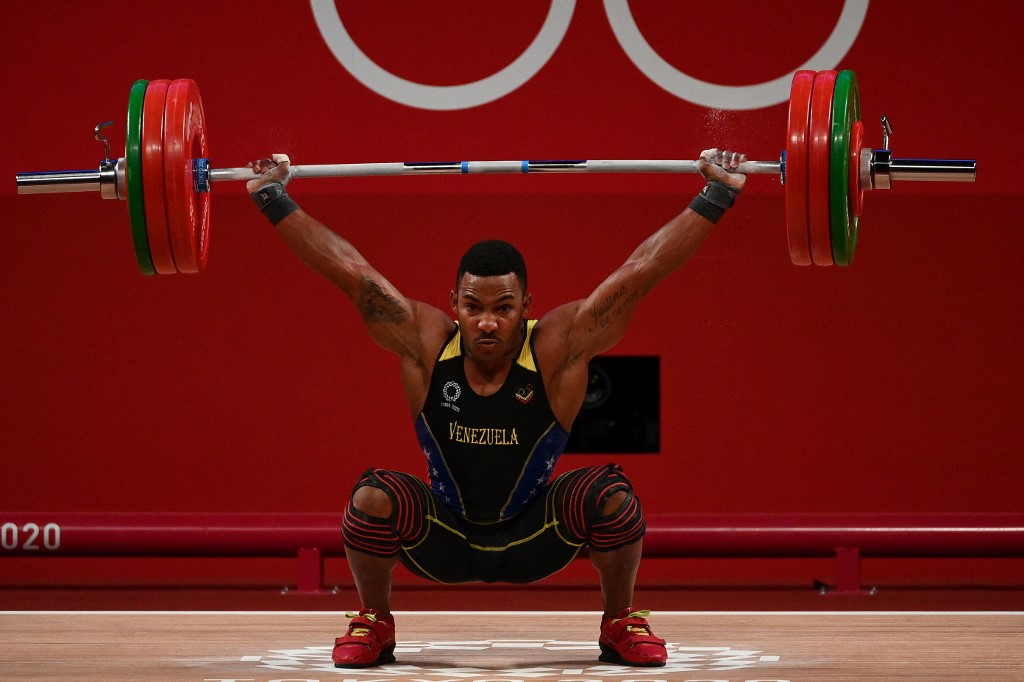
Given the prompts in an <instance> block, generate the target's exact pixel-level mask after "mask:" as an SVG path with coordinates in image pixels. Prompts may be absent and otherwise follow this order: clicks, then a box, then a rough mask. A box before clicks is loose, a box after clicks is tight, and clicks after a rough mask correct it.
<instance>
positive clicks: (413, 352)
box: [246, 149, 746, 668]
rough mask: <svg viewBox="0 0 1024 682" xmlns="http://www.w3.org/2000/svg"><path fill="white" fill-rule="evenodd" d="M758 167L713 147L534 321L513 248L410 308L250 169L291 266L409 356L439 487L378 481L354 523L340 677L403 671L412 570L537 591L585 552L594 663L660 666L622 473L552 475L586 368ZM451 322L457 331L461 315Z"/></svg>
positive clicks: (486, 251)
mask: <svg viewBox="0 0 1024 682" xmlns="http://www.w3.org/2000/svg"><path fill="white" fill-rule="evenodd" d="M745 160H746V156H745V155H742V154H739V153H735V152H729V151H725V152H722V151H719V150H717V149H710V150H707V151H705V152H703V153H702V154H701V157H700V160H699V162H698V169H699V171H700V173H701V174H702V175H703V176H704V178H705V179H706V181H707V184H706V186H705V187H704V189H703V190H702V191H701V192H700V193H699V194H698V195H697V196H696V197H695V198H694V199H693V201H692V202H691V203H690V205H689V207H688V208H687V209H685V210H684V211H683V212H682V213H680V214H679V215H677V216H676V217H675V218H673V219H672V220H670V221H669V222H668V223H667V224H665V226H664V227H662V228H661V229H659V230H658V231H657V232H655V233H654V234H652V235H651V236H650V237H648V238H647V239H646V240H645V241H644V242H643V243H642V244H640V246H639V247H637V249H636V250H635V251H634V252H633V253H632V254H631V255H630V256H629V258H627V259H626V261H625V263H623V264H622V265H621V266H620V267H619V268H618V269H617V270H615V271H614V272H613V273H611V275H609V276H608V277H607V279H605V280H604V281H603V282H602V283H601V284H600V285H599V286H598V287H597V288H596V289H595V290H594V291H593V293H591V294H590V296H589V297H588V298H586V299H583V300H578V301H573V302H571V303H566V304H565V305H562V306H561V307H558V308H555V309H554V310H551V311H550V312H548V313H547V314H545V315H544V316H543V317H541V318H540V319H539V320H534V319H530V318H529V313H530V305H531V302H532V295H531V293H529V289H528V287H527V275H526V264H525V263H524V262H523V258H522V256H521V255H520V253H519V252H518V251H517V250H516V249H515V247H513V246H512V245H511V244H509V243H507V242H503V241H484V242H480V243H478V244H475V245H474V246H472V247H470V248H469V250H468V251H466V253H465V254H464V255H463V256H462V259H461V262H460V263H459V267H458V271H457V273H456V276H455V281H454V285H455V286H454V288H453V289H452V291H451V294H450V298H451V311H444V310H440V309H438V308H435V307H433V306H430V305H427V304H425V303H422V302H420V301H416V300H413V299H410V298H406V297H405V295H403V294H402V292H400V291H398V290H397V289H396V288H395V287H394V286H393V285H392V284H391V283H390V282H389V281H388V280H387V279H386V278H385V277H384V276H383V275H382V274H381V273H380V272H378V271H377V269H376V268H374V267H373V266H372V265H371V264H370V263H368V262H367V261H366V259H365V258H363V256H362V255H360V253H359V252H358V251H357V250H356V249H355V247H354V246H352V244H350V243H349V242H348V241H346V240H345V239H344V238H342V237H341V236H339V235H338V234H337V233H335V232H334V231H332V230H330V229H329V228H327V227H326V226H324V225H323V224H321V223H320V222H318V221H317V220H316V219H314V218H313V217H311V216H309V215H308V214H306V213H305V212H304V211H303V210H302V209H300V208H299V206H298V205H297V204H296V203H295V201H294V200H292V199H291V197H289V196H288V193H287V192H286V190H285V185H287V184H288V181H289V179H290V172H289V160H288V157H287V156H284V155H274V156H273V157H272V158H270V159H263V160H260V161H254V162H253V163H251V164H250V167H251V168H252V169H253V172H254V174H255V175H256V177H255V178H254V179H252V180H250V181H249V182H248V183H247V185H246V187H247V189H248V191H249V193H250V195H251V196H252V199H253V201H254V202H255V203H256V205H257V206H258V207H259V209H260V210H261V211H262V212H263V213H264V214H265V215H266V217H267V218H268V219H269V220H270V222H271V223H272V224H273V225H274V226H275V227H276V229H277V231H278V232H279V234H280V235H281V237H282V238H283V239H284V241H285V243H286V244H287V245H288V247H289V248H291V250H292V251H294V252H295V254H296V255H297V256H298V257H299V258H300V259H302V260H303V261H304V262H305V263H306V264H307V265H309V266H310V267H311V268H312V269H313V270H315V271H317V272H319V273H320V274H322V275H324V276H325V277H327V278H328V279H329V280H331V281H332V282H334V284H336V285H337V286H338V287H339V288H340V289H341V290H342V291H343V292H344V293H345V294H346V295H347V296H348V297H349V299H351V300H352V303H354V304H355V306H356V308H357V310H358V311H359V313H360V315H362V318H363V321H364V323H365V325H366V329H367V331H368V332H369V334H370V336H371V337H372V338H373V340H374V341H375V342H376V343H377V344H378V345H380V346H381V347H382V348H383V349H385V350H388V351H391V352H392V353H395V354H397V355H398V356H399V358H400V366H401V381H402V387H403V390H404V392H405V399H406V402H407V403H408V406H409V412H410V415H411V416H412V419H413V423H414V428H415V430H416V436H417V438H418V439H419V442H420V445H421V446H422V448H423V452H424V454H425V455H426V459H427V468H428V480H429V483H427V482H424V481H423V480H421V479H420V478H419V477H416V476H412V475H410V474H407V473H402V472H398V471H391V470H388V469H377V468H372V469H368V470H367V471H366V472H365V473H363V474H362V476H361V477H360V479H359V481H358V482H357V483H356V485H355V488H354V490H353V493H352V496H351V498H350V500H349V502H348V506H347V509H346V511H345V515H344V519H343V521H342V534H343V537H344V542H345V553H346V557H347V558H348V564H349V567H350V569H351V571H352V574H353V577H354V579H355V584H356V589H357V591H358V593H359V598H360V601H361V602H362V607H361V610H360V611H359V613H358V614H349V616H348V617H350V618H351V619H352V620H351V622H350V623H349V626H348V630H347V631H346V632H345V634H344V635H342V636H341V637H338V638H337V640H336V642H335V647H334V652H333V660H334V663H335V665H336V666H337V667H341V668H364V667H370V666H376V665H380V664H383V663H391V662H393V661H394V660H395V656H394V649H395V621H394V618H393V617H392V614H391V574H392V572H393V570H394V568H395V566H396V564H397V562H399V561H401V562H402V563H403V564H404V565H405V566H406V567H407V568H408V569H409V570H410V571H412V572H413V573H415V574H417V575H419V576H422V577H423V578H426V579H428V580H432V581H435V582H438V583H446V584H452V583H462V582H469V581H487V582H495V581H500V582H510V583H526V582H533V581H536V580H540V579H542V578H544V577H546V576H549V575H551V574H553V573H555V572H557V571H559V570H561V569H562V568H564V567H565V566H566V565H568V564H569V562H570V561H572V560H573V558H574V557H575V556H576V555H577V554H578V553H579V551H580V550H581V548H583V547H586V548H588V549H589V555H590V560H591V562H592V563H593V565H594V567H595V568H596V569H597V573H598V575H599V577H600V584H601V593H602V597H603V601H604V604H603V608H604V615H603V618H602V621H601V626H600V636H599V644H600V650H601V654H600V660H601V661H605V662H611V663H619V664H623V665H632V666H662V665H665V661H666V658H667V654H666V650H665V641H664V640H663V639H660V638H658V637H656V636H655V635H654V633H653V632H652V631H651V628H650V626H649V625H648V622H647V620H646V616H647V615H648V614H649V612H648V611H644V610H638V609H635V608H634V607H633V586H634V582H635V579H636V574H637V569H638V567H639V564H640V554H641V546H642V543H643V540H642V538H643V535H644V531H645V523H644V515H643V510H642V509H641V506H640V500H639V498H638V497H637V495H636V494H635V493H634V491H633V487H632V485H631V484H630V482H629V479H627V478H626V475H625V474H624V472H623V471H622V469H621V468H620V467H618V466H617V465H614V464H609V465H605V466H597V467H588V468H582V469H577V470H574V471H569V472H567V473H563V474H561V475H559V476H553V471H554V468H555V463H556V462H557V461H558V458H559V456H560V455H561V453H562V450H563V448H564V447H565V444H566V441H567V440H568V438H569V430H570V428H572V423H573V420H574V419H575V418H576V415H577V413H578V412H579V410H580V407H581V406H582V404H583V398H584V395H585V393H586V388H587V379H588V375H589V371H588V363H589V361H590V359H591V358H593V357H594V356H595V355H597V354H598V353H602V352H604V351H607V350H608V349H610V348H611V347H612V346H614V345H615V344H616V343H617V342H618V341H619V339H621V338H622V336H623V334H624V333H625V331H626V327H627V325H628V323H629V320H630V319H631V318H632V316H633V313H634V311H635V310H636V308H637V306H638V305H639V303H640V300H641V299H642V298H643V297H644V295H645V294H647V292H649V291H650V290H651V289H652V288H653V287H654V286H655V285H656V284H658V283H659V282H661V281H662V280H663V279H665V278H666V277H668V276H669V275H670V274H672V272H674V271H675V270H676V269H677V268H679V267H680V266H682V265H683V264H684V263H685V262H686V261H688V260H689V259H690V257H691V256H693V255H694V253H695V252H696V251H697V249H698V248H699V247H700V245H701V243H702V242H703V241H704V240H705V238H707V237H708V235H709V234H710V233H711V231H712V229H713V228H714V225H715V223H717V222H718V220H719V219H720V218H721V217H722V215H723V214H724V213H725V211H726V210H727V209H728V208H729V207H730V206H732V204H733V202H734V201H735V199H736V197H737V195H739V193H740V191H741V190H742V189H743V185H744V183H745V182H746V178H745V176H744V175H742V174H740V173H738V172H730V170H731V171H735V169H736V168H737V166H738V165H739V164H740V163H741V162H742V161H745ZM453 316H454V318H455V319H454V320H453V319H452V317H453Z"/></svg>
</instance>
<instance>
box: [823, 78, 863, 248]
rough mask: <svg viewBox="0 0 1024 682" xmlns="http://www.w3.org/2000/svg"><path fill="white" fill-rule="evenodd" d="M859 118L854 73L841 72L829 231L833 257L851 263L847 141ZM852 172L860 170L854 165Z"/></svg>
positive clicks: (835, 101)
mask: <svg viewBox="0 0 1024 682" xmlns="http://www.w3.org/2000/svg"><path fill="white" fill-rule="evenodd" d="M859 120H860V92H859V90H858V88H857V75H856V74H855V73H854V72H853V71H840V72H839V74H838V75H837V76H836V87H835V91H834V93H833V95H832V143H831V150H830V152H831V153H830V156H829V216H830V221H831V230H832V260H833V261H834V262H835V264H836V265H850V264H851V263H852V262H853V251H854V249H855V248H856V245H857V216H855V215H854V213H853V203H854V201H855V200H856V198H855V197H851V196H850V173H851V168H850V143H851V138H852V136H853V124H854V123H855V122H856V121H859ZM852 172H854V173H857V172H859V171H858V169H857V168H853V169H852Z"/></svg>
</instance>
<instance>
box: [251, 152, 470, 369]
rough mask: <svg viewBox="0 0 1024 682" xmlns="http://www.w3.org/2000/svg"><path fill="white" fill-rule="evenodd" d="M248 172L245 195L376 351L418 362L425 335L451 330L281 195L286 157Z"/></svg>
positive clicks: (437, 313) (285, 178)
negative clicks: (351, 310)
mask: <svg viewBox="0 0 1024 682" xmlns="http://www.w3.org/2000/svg"><path fill="white" fill-rule="evenodd" d="M250 166H251V167H252V168H253V171H254V173H256V174H257V177H256V178H254V179H252V180H250V181H249V182H248V183H247V184H246V189H248V190H249V193H250V194H251V195H252V197H253V200H254V201H255V202H256V204H257V206H259V207H260V209H261V210H262V211H263V212H264V214H265V215H266V216H267V218H268V219H270V221H271V222H272V223H273V224H274V226H275V227H276V228H277V232H278V234H280V235H281V238H282V239H283V240H284V242H285V244H287V245H288V247H289V248H290V249H291V250H292V251H293V252H294V253H295V254H296V255H297V256H298V257H299V258H300V259H301V260H302V261H303V262H304V263H306V264H307V265H308V266H309V267H311V268H312V269H313V270H315V271H316V272H319V273H320V274H321V275H323V276H324V277H326V278H327V279H329V280H331V281H332V282H334V284H335V285H337V286H338V288H339V289H341V290H342V291H343V292H344V293H345V295H346V296H348V297H349V299H350V300H351V301H352V303H353V304H355V306H356V309H357V310H358V311H359V314H360V315H361V316H362V318H363V321H364V322H365V323H366V328H367V330H368V331H369V333H370V336H371V337H372V338H373V340H374V341H376V342H377V344H378V345H380V346H381V347H382V348H384V349H386V350H389V351H391V352H393V353H397V354H399V355H402V356H404V357H407V358H413V359H417V360H419V359H422V358H423V353H424V349H423V347H422V338H423V336H424V334H426V335H428V336H430V335H432V334H431V332H434V331H435V330H434V329H433V327H435V326H437V327H442V326H444V325H445V323H446V322H447V324H448V325H450V324H451V322H450V320H448V318H447V316H445V315H444V314H443V313H442V312H441V311H439V310H437V309H436V308H432V307H430V306H427V305H424V304H421V303H418V302H416V301H413V300H410V299H407V298H406V297H405V296H403V295H402V294H401V292H399V291H398V289H396V288H395V287H394V285H392V284H391V282H389V281H388V280H387V279H386V278H385V277H384V276H383V275H381V274H380V273H379V272H378V271H377V270H376V269H375V268H374V267H373V266H372V265H370V263H369V262H367V260H366V259H365V258H364V257H363V256H362V254H360V253H359V252H358V251H357V250H356V248H355V247H354V246H352V244H350V243H349V242H348V241H347V240H346V239H344V238H343V237H341V236H340V235H339V234H337V233H336V232H334V231H333V230H331V229H329V228H328V227H327V226H325V225H323V224H322V223H320V222H319V221H317V220H316V219H314V218H313V217H311V216H310V215H308V214H307V213H306V212H305V211H303V210H302V209H301V208H299V207H298V205H297V204H296V203H295V202H294V201H293V200H292V199H291V198H290V197H289V196H288V194H287V193H286V192H285V190H284V186H285V185H286V184H288V181H289V180H290V170H289V160H288V157H287V156H285V155H283V154H275V155H274V156H273V157H272V158H270V159H262V160H260V161H254V162H253V163H251V164H250ZM438 333H439V334H441V335H443V333H444V332H443V330H441V331H439V332H438ZM433 335H437V334H433ZM427 352H428V353H429V351H427Z"/></svg>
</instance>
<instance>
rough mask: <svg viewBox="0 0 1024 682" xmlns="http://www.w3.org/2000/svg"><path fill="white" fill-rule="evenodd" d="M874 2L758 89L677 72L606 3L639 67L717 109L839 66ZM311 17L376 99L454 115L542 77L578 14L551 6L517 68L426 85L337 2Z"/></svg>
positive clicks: (738, 106)
mask: <svg viewBox="0 0 1024 682" xmlns="http://www.w3.org/2000/svg"><path fill="white" fill-rule="evenodd" d="M868 2H869V0H846V2H845V3H844V4H843V10H842V12H841V13H840V15H839V20H838V21H837V22H836V26H835V28H834V29H833V30H832V33H831V34H830V35H829V37H828V39H827V40H826V41H825V43H824V44H823V45H822V46H821V48H820V49H819V50H818V51H817V52H816V53H815V54H814V55H813V56H812V57H811V58H810V59H808V60H807V62H805V63H804V64H801V65H800V66H798V67H797V68H795V69H793V70H792V71H790V72H789V73H787V74H785V75H783V76H780V77H779V78H776V79H774V80H770V81H765V82H763V83H756V84H754V85H717V84H714V83H708V82H707V81H702V80H698V79H696V78H693V77H692V76H688V75H687V74H685V73H683V72H682V71H679V70H678V69H676V68H675V67H674V66H672V65H671V64H669V63H668V62H666V61H665V60H664V59H663V58H662V57H661V55H659V54H658V53H657V52H655V51H654V49H653V48H652V47H651V46H650V44H649V43H648V42H647V40H646V39H645V38H644V37H643V34H642V33H641V32H640V29H639V28H638V27H637V25H636V21H634V19H633V14H632V12H631V11H630V9H629V0H604V11H605V14H606V15H607V16H608V23H609V24H611V27H612V32H613V33H614V35H615V38H616V40H618V42H619V45H620V46H621V47H622V49H623V50H624V51H625V53H626V55H627V56H628V57H629V58H630V60H631V61H632V62H633V64H634V65H635V66H636V67H637V68H638V69H639V70H640V72H641V73H643V74H644V75H645V76H647V78H648V79H650V80H651V81H652V82H653V83H655V84H656V85H658V86H659V87H660V88H662V89H663V90H665V91H666V92H668V93H670V94H672V95H675V96H676V97H678V98H680V99H683V100H686V101H688V102H692V103H693V104H697V105H700V106H704V107H708V108H712V109H730V110H737V111H739V110H749V109H760V108H763V107H770V106H773V105H775V104H779V103H780V102H785V101H786V100H787V99H789V86H790V81H791V80H792V78H793V74H794V73H795V72H796V71H798V70H800V69H811V70H815V71H819V70H822V69H831V68H834V67H835V66H836V65H838V64H839V62H840V60H841V59H842V58H843V57H844V56H845V55H846V53H847V52H848V51H849V49H850V48H851V47H852V46H853V43H854V41H855V40H856V39H857V36H858V35H859V34H860V29H861V27H862V26H863V25H864V17H865V16H866V15H867V11H868ZM310 6H311V8H312V10H313V18H314V19H315V20H316V25H317V28H318V29H319V30H320V35H321V36H322V37H323V39H324V42H325V43H327V46H328V47H329V48H330V49H331V52H332V53H333V54H334V57H335V58H336V59H337V60H338V61H339V62H340V63H341V65H342V66H344V67H345V69H346V70H347V71H348V72H349V73H350V74H352V76H353V77H355V79H356V80H358V81H359V82H360V83H362V84H363V85H365V86H366V87H368V88H369V89H370V90H373V91H374V92H376V93H377V94H378V95H381V96H382V97H386V98H388V99H390V100H392V101H394V102H398V103H399V104H404V105H406V106H410V107H416V108H418V109H428V110H433V111H451V110H456V109H469V108H472V107H476V106H480V105H482V104H487V103H489V102H493V101H495V100H497V99H500V98H502V97H504V96H505V95H507V94H509V93H510V92H513V91H514V90H516V89H517V88H519V87H520V86H522V85H523V84H525V83H526V82H527V81H529V80H530V79H531V78H533V76H534V75H535V74H536V73H537V72H538V71H540V70H541V69H542V68H543V67H544V65H545V64H547V62H548V60H549V59H551V56H552V55H553V54H554V53H555V51H556V50H557V49H558V46H559V45H561V44H562V39H563V38H564V37H565V33H566V31H567V30H568V29H569V22H570V20H571V19H572V15H573V12H574V11H575V9H576V0H551V6H550V8H549V9H548V14H547V17H546V18H545V19H544V24H543V25H542V26H541V28H540V31H539V32H538V33H537V36H536V37H535V38H534V39H533V42H532V43H530V45H529V46H528V47H527V48H526V50H525V51H523V53H522V54H520V55H519V56H518V57H517V58H516V59H515V60H514V61H513V62H512V63H511V64H509V65H508V66H506V67H505V68H503V69H502V70H500V71H498V72H497V73H494V74H491V75H490V76H488V77H487V78H483V79H481V80H478V81H474V82H472V83H465V84H462V85H446V86H437V85H423V84H422V83H414V82H412V81H409V80H406V79H404V78H399V77H398V76H396V75H394V74H393V73H391V72H389V71H387V70H385V69H383V68H381V67H380V66H379V65H377V64H376V63H375V62H374V61H373V60H371V59H370V58H369V57H367V56H366V54H365V53H364V52H363V51H362V50H360V49H359V46H358V45H356V44H355V42H354V41H353V40H352V37H351V36H350V35H349V34H348V31H346V30H345V26H344V24H342V22H341V16H340V15H339V14H338V8H337V7H336V6H335V4H334V0H310Z"/></svg>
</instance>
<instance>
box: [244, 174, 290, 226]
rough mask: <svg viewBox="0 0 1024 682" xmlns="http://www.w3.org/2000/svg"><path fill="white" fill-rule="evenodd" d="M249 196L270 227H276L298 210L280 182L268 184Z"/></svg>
mask: <svg viewBox="0 0 1024 682" xmlns="http://www.w3.org/2000/svg"><path fill="white" fill-rule="evenodd" d="M251 196H252V201H253V203H254V204H256V208H258V209H260V210H261V211H263V215H265V216H267V219H268V220H270V224H271V225H277V224H278V223H279V222H281V221H282V220H284V219H285V218H287V217H288V216H290V215H291V214H292V213H294V212H295V211H297V210H298V209H299V205H298V204H296V203H295V200H294V199H292V198H291V197H290V196H288V192H286V191H285V189H284V185H282V184H281V183H280V182H268V183H267V184H265V185H263V186H262V187H260V188H259V189H258V190H256V191H255V192H253V193H252V195H251Z"/></svg>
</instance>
